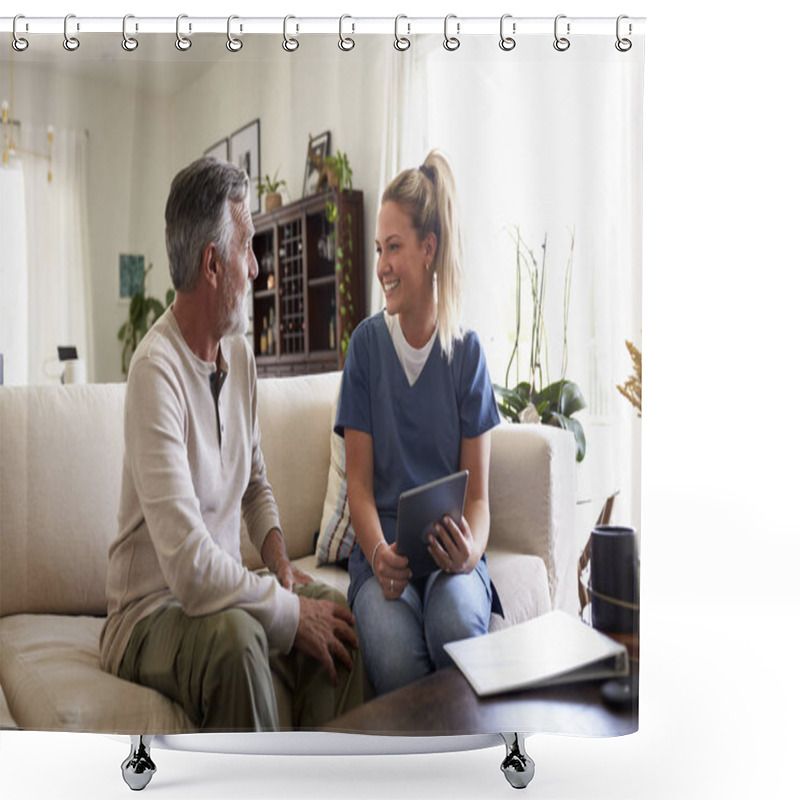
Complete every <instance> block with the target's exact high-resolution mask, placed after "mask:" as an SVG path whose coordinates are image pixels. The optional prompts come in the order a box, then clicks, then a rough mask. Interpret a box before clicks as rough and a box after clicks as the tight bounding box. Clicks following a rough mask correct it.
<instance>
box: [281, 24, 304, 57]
mask: <svg viewBox="0 0 800 800" xmlns="http://www.w3.org/2000/svg"><path fill="white" fill-rule="evenodd" d="M290 19H297V17H294V16H292V15H291V14H287V15H286V16H285V17H284V18H283V42H281V47H283V49H284V50H285V51H286V52H287V53H294V52H295V50H297V48H298V47H300V42H299V41H298V40H297V39H295V38H294V37H293V36H289V20H290ZM299 31H300V26H299V25H297V24H296V23H295V32H296V33H297V32H299Z"/></svg>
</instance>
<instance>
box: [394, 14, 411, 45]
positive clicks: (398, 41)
mask: <svg viewBox="0 0 800 800" xmlns="http://www.w3.org/2000/svg"><path fill="white" fill-rule="evenodd" d="M401 19H408V17H407V16H406V15H405V14H398V15H397V16H396V17H395V18H394V49H395V50H400V51H401V52H402V51H404V50H408V48H409V47H411V40H410V39H407V38H406V37H405V36H401V35H400V31H399V28H400V20H401ZM406 24H407V23H406ZM408 32H409V33H411V26H410V25H409V26H408Z"/></svg>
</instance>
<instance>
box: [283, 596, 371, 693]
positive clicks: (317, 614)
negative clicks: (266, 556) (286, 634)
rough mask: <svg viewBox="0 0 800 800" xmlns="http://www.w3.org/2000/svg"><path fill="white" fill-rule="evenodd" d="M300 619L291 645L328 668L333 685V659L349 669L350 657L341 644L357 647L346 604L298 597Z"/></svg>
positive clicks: (351, 661)
mask: <svg viewBox="0 0 800 800" xmlns="http://www.w3.org/2000/svg"><path fill="white" fill-rule="evenodd" d="M299 599H300V621H299V622H298V624H297V633H296V634H295V637H294V647H296V648H297V649H298V650H300V651H302V652H303V653H306V654H308V655H310V656H313V657H314V658H316V659H317V660H318V661H321V662H322V663H323V664H324V665H325V668H326V669H327V670H328V675H329V676H330V679H331V683H332V684H333V685H334V686H336V685H337V684H338V682H339V679H338V677H337V675H336V664H335V663H334V658H335V659H337V660H338V661H341V663H342V664H344V665H345V666H346V667H347V669H352V668H353V660H352V659H351V658H350V654H349V653H348V652H347V648H346V647H345V644H348V645H350V647H354V648H357V647H358V637H357V636H356V632H355V631H354V630H353V627H352V626H353V624H354V623H355V620H354V619H353V615H352V614H351V613H350V609H349V608H347V607H346V606H343V605H339V603H334V602H332V601H330V600H313V599H311V598H309V597H303V596H302V595H301V596H300V598H299Z"/></svg>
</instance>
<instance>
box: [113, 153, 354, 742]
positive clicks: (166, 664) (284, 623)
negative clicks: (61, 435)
mask: <svg viewBox="0 0 800 800" xmlns="http://www.w3.org/2000/svg"><path fill="white" fill-rule="evenodd" d="M249 197H250V193H249V181H248V178H247V175H246V174H245V173H244V172H243V171H242V170H240V169H238V168H236V167H234V166H233V165H232V164H228V163H223V162H220V161H217V160H215V159H209V158H204V159H200V160H198V161H195V162H194V163H193V164H191V165H190V166H188V167H186V168H185V169H184V170H182V171H181V172H179V173H178V175H177V176H176V177H175V179H174V180H173V182H172V188H171V191H170V195H169V199H168V200H167V207H166V215H165V216H166V240H167V254H168V257H169V266H170V273H171V276H172V282H173V284H174V286H175V290H176V298H175V302H174V304H173V305H172V306H171V307H170V308H169V309H168V310H167V311H166V312H165V313H164V315H163V316H162V317H161V318H160V319H159V320H158V321H157V322H156V324H155V325H154V326H153V327H152V328H151V329H150V331H149V332H148V333H147V335H146V336H145V338H144V339H143V340H142V342H141V343H140V344H139V346H138V348H137V350H136V353H135V355H134V357H133V359H132V360H131V364H130V370H129V374H128V387H127V394H126V399H125V456H124V463H123V477H122V494H121V498H120V509H119V532H118V535H117V538H116V540H115V541H114V542H113V544H112V545H111V548H110V553H109V556H110V564H109V571H108V581H107V595H108V619H107V621H106V623H105V626H104V628H103V634H102V637H101V642H100V656H101V661H102V665H103V668H104V669H105V670H107V671H109V672H111V673H114V674H117V675H119V676H120V677H121V678H124V679H126V680H130V681H134V682H136V683H140V684H143V685H145V686H149V687H151V688H153V689H156V690H157V691H159V692H161V693H162V694H164V695H166V696H167V697H169V698H170V699H171V700H173V701H174V702H176V703H178V704H179V705H181V706H182V707H183V708H184V710H185V711H186V714H187V715H188V716H189V718H190V719H191V720H192V721H193V723H194V724H195V725H196V726H197V727H198V728H201V729H203V730H209V731H218V732H225V731H265V730H277V729H278V728H279V722H278V710H277V707H276V699H275V692H274V689H273V685H272V677H271V674H270V666H271V667H272V669H273V670H274V671H275V672H276V673H277V674H279V675H280V677H281V679H282V680H283V681H285V682H286V684H287V686H288V688H289V689H290V691H291V692H292V697H293V720H292V724H293V725H294V726H295V727H299V728H315V727H319V726H321V725H323V724H325V723H326V722H327V721H329V720H330V719H331V718H332V717H334V716H337V715H339V714H341V713H343V712H344V711H346V710H347V709H349V708H351V707H353V706H355V705H357V704H358V703H360V702H362V701H363V694H364V683H363V681H364V678H363V668H362V666H361V659H360V657H359V656H358V653H357V650H356V648H357V644H358V643H357V638H356V635H355V632H354V630H353V627H352V626H353V617H352V615H351V613H350V611H349V609H348V608H347V605H346V604H345V601H344V598H343V597H342V596H341V595H340V594H338V593H337V592H335V591H334V590H332V589H330V588H328V587H325V586H324V585H321V584H313V583H311V579H310V578H309V577H308V576H307V575H305V574H304V573H301V572H299V571H298V570H295V569H294V568H293V567H292V566H291V564H290V562H289V559H288V556H287V554H286V548H285V545H284V541H283V534H282V532H281V527H280V520H279V516H278V509H277V506H276V504H275V499H274V497H273V493H272V488H271V487H270V484H269V482H268V481H267V475H266V470H265V466H264V460H263V457H262V454H261V446H260V431H259V426H258V417H257V415H256V367H255V361H254V358H253V355H252V352H251V351H250V349H249V348H248V347H247V344H246V342H245V339H244V336H243V335H242V334H244V333H245V331H246V329H247V309H246V290H247V284H248V281H249V280H252V279H253V278H254V277H255V276H256V275H257V274H258V266H257V264H256V259H255V256H254V254H253V249H252V238H253V233H254V230H253V223H252V219H251V217H250V210H249ZM242 515H244V518H245V521H246V523H247V530H248V533H249V535H250V538H251V539H252V541H253V543H254V544H255V545H256V548H257V549H258V550H259V551H260V553H261V557H262V559H263V561H264V563H265V564H266V566H267V567H268V568H269V569H270V571H271V573H272V575H258V574H256V573H254V572H251V571H250V570H248V569H246V568H245V567H244V566H243V565H242V560H241V556H240V550H239V546H240V538H239V537H240V523H241V517H242ZM143 733H145V731H143Z"/></svg>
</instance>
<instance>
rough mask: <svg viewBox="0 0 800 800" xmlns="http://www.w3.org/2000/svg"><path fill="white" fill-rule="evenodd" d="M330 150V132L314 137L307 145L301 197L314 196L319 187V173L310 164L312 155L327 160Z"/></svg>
mask: <svg viewBox="0 0 800 800" xmlns="http://www.w3.org/2000/svg"><path fill="white" fill-rule="evenodd" d="M330 150H331V132H330V131H325V133H320V134H319V135H318V136H314V137H313V138H312V139H311V143H310V144H309V148H308V151H307V152H306V171H305V175H304V177H303V197H308V196H309V195H312V194H316V192H317V186H318V185H319V177H320V173H319V170H318V169H317V166H316V163H314V162H312V158H311V156H312V154H313V155H314V156H320V157H322V158H327V157H328V156H329V155H330Z"/></svg>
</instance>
